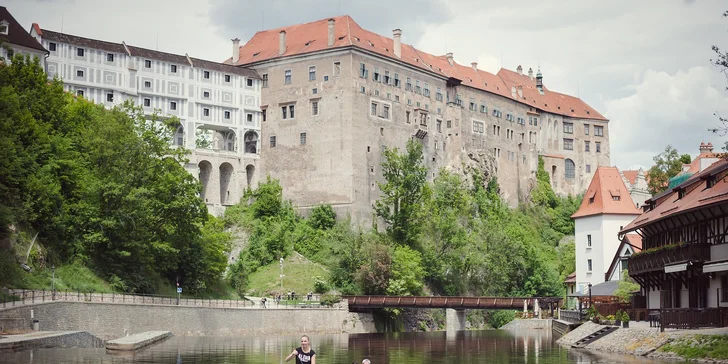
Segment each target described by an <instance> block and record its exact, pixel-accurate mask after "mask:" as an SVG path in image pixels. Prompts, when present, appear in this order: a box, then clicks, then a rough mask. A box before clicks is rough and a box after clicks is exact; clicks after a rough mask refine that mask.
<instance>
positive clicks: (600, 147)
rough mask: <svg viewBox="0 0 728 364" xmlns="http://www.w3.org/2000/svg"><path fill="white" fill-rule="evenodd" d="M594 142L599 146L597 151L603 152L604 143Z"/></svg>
mask: <svg viewBox="0 0 728 364" xmlns="http://www.w3.org/2000/svg"><path fill="white" fill-rule="evenodd" d="M594 144H596V146H597V153H601V152H602V143H600V142H595V143H594Z"/></svg>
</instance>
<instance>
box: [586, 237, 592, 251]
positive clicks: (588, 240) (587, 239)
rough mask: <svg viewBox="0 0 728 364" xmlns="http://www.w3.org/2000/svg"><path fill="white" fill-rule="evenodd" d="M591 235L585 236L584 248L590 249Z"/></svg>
mask: <svg viewBox="0 0 728 364" xmlns="http://www.w3.org/2000/svg"><path fill="white" fill-rule="evenodd" d="M591 246H592V245H591V234H587V236H586V247H587V248H591Z"/></svg>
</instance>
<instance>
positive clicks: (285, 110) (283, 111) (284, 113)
mask: <svg viewBox="0 0 728 364" xmlns="http://www.w3.org/2000/svg"><path fill="white" fill-rule="evenodd" d="M281 116H282V117H283V119H284V120H285V119H288V106H283V107H282V108H281Z"/></svg>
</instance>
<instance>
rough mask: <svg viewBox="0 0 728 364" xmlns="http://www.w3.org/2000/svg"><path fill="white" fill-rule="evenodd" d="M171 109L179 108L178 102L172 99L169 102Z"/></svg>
mask: <svg viewBox="0 0 728 364" xmlns="http://www.w3.org/2000/svg"><path fill="white" fill-rule="evenodd" d="M169 109H170V110H177V103H176V102H174V101H172V102H170V103H169Z"/></svg>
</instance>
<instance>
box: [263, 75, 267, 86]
mask: <svg viewBox="0 0 728 364" xmlns="http://www.w3.org/2000/svg"><path fill="white" fill-rule="evenodd" d="M263 87H268V74H267V73H264V74H263Z"/></svg>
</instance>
